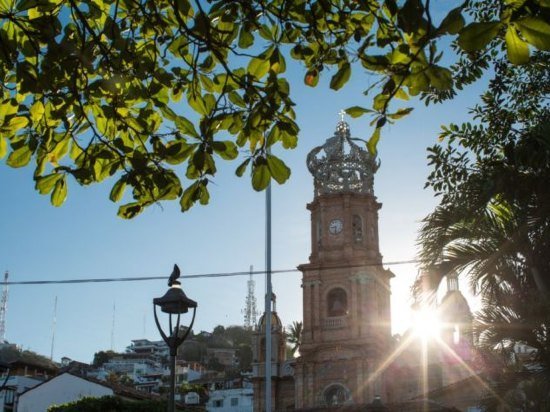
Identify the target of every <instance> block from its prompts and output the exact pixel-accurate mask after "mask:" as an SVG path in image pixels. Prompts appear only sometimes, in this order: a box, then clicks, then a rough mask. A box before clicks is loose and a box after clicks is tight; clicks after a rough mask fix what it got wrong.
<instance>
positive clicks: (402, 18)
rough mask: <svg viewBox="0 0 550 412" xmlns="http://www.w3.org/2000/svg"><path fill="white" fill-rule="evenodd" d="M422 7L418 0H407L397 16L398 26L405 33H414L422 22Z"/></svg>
mask: <svg viewBox="0 0 550 412" xmlns="http://www.w3.org/2000/svg"><path fill="white" fill-rule="evenodd" d="M423 13H424V7H423V5H422V2H421V1H420V0H407V1H406V2H405V4H404V5H403V6H402V7H401V10H400V11H399V16H398V22H399V27H401V28H402V29H403V30H404V31H405V32H407V33H415V32H417V31H418V29H419V28H420V26H421V24H422V16H423Z"/></svg>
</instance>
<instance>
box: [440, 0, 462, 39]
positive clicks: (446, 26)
mask: <svg viewBox="0 0 550 412" xmlns="http://www.w3.org/2000/svg"><path fill="white" fill-rule="evenodd" d="M461 11H462V7H457V8H456V9H453V10H451V11H450V12H449V14H447V16H445V18H444V19H443V21H442V22H441V25H440V26H439V29H438V30H439V31H440V32H441V33H449V34H457V33H458V32H459V31H460V30H462V28H463V27H464V17H462V13H461Z"/></svg>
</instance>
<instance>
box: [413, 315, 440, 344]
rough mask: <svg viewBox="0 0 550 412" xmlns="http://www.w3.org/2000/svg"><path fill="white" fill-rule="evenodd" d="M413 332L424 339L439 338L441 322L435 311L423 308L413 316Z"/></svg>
mask: <svg viewBox="0 0 550 412" xmlns="http://www.w3.org/2000/svg"><path fill="white" fill-rule="evenodd" d="M413 331H414V333H415V335H416V336H419V337H421V338H423V339H436V338H439V335H440V331H441V321H440V320H439V317H438V316H437V313H436V312H435V311H434V310H431V309H428V308H423V309H420V310H417V311H415V312H414V314H413Z"/></svg>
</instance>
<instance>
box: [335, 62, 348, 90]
mask: <svg viewBox="0 0 550 412" xmlns="http://www.w3.org/2000/svg"><path fill="white" fill-rule="evenodd" d="M350 76H351V65H350V64H349V63H348V62H345V63H344V64H342V66H340V68H339V69H338V71H337V72H336V74H335V75H334V76H332V79H330V88H331V89H333V90H339V89H340V88H342V86H343V85H344V84H346V83H347V81H348V80H349V78H350Z"/></svg>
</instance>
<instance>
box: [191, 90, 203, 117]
mask: <svg viewBox="0 0 550 412" xmlns="http://www.w3.org/2000/svg"><path fill="white" fill-rule="evenodd" d="M187 101H188V102H189V106H191V107H192V108H193V110H195V111H196V112H197V113H199V114H202V115H207V114H208V108H207V107H206V103H205V101H204V98H203V96H201V95H200V94H198V93H194V94H193V93H190V94H189V96H188V98H187Z"/></svg>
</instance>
